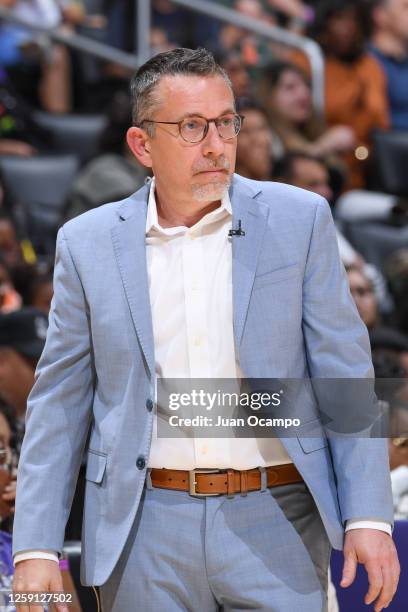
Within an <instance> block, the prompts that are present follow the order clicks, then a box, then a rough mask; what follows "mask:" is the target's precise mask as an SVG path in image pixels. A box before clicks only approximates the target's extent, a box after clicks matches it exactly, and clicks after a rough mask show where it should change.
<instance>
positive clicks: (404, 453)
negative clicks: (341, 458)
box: [373, 349, 408, 520]
mask: <svg viewBox="0 0 408 612" xmlns="http://www.w3.org/2000/svg"><path fill="white" fill-rule="evenodd" d="M373 365H374V370H375V377H376V393H377V396H378V397H379V398H380V399H382V400H384V399H385V400H386V403H385V406H386V407H387V415H386V417H387V420H388V423H387V426H388V429H389V436H390V437H389V443H388V448H389V455H390V469H391V484H392V496H393V502H394V516H395V519H397V520H401V519H402V520H406V519H408V427H407V425H408V420H407V419H408V383H406V382H404V381H403V380H402V381H399V380H398V379H399V378H401V377H408V373H407V372H405V371H404V370H403V369H402V368H401V365H400V362H399V358H398V354H397V353H395V352H394V351H390V350H389V349H374V350H373Z"/></svg>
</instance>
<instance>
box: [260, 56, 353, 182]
mask: <svg viewBox="0 0 408 612" xmlns="http://www.w3.org/2000/svg"><path fill="white" fill-rule="evenodd" d="M259 93H260V97H261V100H262V103H263V106H264V107H265V109H266V110H267V112H268V116H269V121H270V124H271V127H272V128H273V131H274V135H275V136H276V138H274V155H275V158H276V159H278V158H279V157H282V156H283V155H284V153H286V152H291V151H296V152H303V153H308V154H310V155H314V156H321V157H323V158H324V159H326V160H327V161H328V163H329V164H330V166H331V167H333V168H337V172H338V173H340V174H343V173H344V170H345V168H344V166H342V164H341V163H340V161H339V158H338V155H339V154H340V153H344V152H347V151H351V150H352V149H353V148H354V144H355V140H354V133H353V131H352V130H351V129H350V128H349V127H346V126H344V125H337V126H335V127H332V128H330V129H328V130H325V129H324V128H323V127H322V124H321V121H319V120H318V118H317V117H316V115H315V113H314V111H313V105H312V96H311V91H310V84H309V81H308V79H307V78H306V76H305V74H304V72H303V71H302V70H301V69H300V68H298V67H297V66H294V65H292V64H290V63H288V62H282V61H277V62H274V63H273V64H270V65H269V66H268V68H267V69H265V70H264V71H263V75H262V79H261V82H260V86H259Z"/></svg>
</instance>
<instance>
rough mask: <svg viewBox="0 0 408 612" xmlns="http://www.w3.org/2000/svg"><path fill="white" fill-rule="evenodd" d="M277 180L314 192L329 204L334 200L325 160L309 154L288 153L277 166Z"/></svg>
mask: <svg viewBox="0 0 408 612" xmlns="http://www.w3.org/2000/svg"><path fill="white" fill-rule="evenodd" d="M275 180H278V181H281V182H283V183H288V184H289V185H295V187H301V188H302V189H306V190H307V191H314V192H315V193H318V194H319V195H321V196H322V197H323V198H326V200H327V201H328V202H331V201H332V199H333V191H332V188H331V186H330V175H329V170H328V168H327V165H326V164H325V162H324V160H323V159H321V158H318V157H314V156H313V155H308V154H307V153H288V154H287V155H285V156H284V157H283V158H281V159H280V160H279V161H278V162H277V163H276V165H275Z"/></svg>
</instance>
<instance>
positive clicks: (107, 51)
mask: <svg viewBox="0 0 408 612" xmlns="http://www.w3.org/2000/svg"><path fill="white" fill-rule="evenodd" d="M0 19H3V20H4V21H8V22H10V23H15V24H17V25H21V26H24V27H26V28H27V29H28V30H31V31H33V32H37V33H38V34H43V35H44V37H47V38H49V39H51V40H54V41H55V42H59V43H62V44H64V45H67V46H68V47H71V48H73V49H77V50H78V51H83V52H84V53H88V54H90V55H93V56H94V57H97V58H99V59H102V60H105V61H108V62H114V63H115V64H119V65H120V66H124V67H125V68H130V69H131V70H135V69H136V68H137V67H138V66H140V65H141V64H142V63H143V61H145V60H142V61H141V60H140V59H139V57H138V56H137V55H134V54H132V53H126V52H125V51H121V50H120V49H117V48H116V47H112V46H110V45H106V44H105V43H101V42H99V41H97V40H93V39H92V38H89V37H88V36H82V35H81V34H77V33H76V32H69V31H67V30H65V29H62V28H58V27H56V28H45V27H42V26H39V25H35V26H34V25H32V24H31V23H29V22H27V21H26V20H25V19H23V18H21V17H16V16H15V15H13V14H12V13H11V11H9V10H8V9H5V8H4V7H0Z"/></svg>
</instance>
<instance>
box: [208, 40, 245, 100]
mask: <svg viewBox="0 0 408 612" xmlns="http://www.w3.org/2000/svg"><path fill="white" fill-rule="evenodd" d="M217 61H218V63H219V64H220V65H221V66H222V67H223V68H224V70H225V71H226V72H227V74H228V76H229V78H230V79H231V85H232V89H233V91H234V95H235V97H236V98H247V97H250V96H251V94H252V88H253V87H252V81H251V78H250V75H249V72H248V69H247V67H246V65H245V63H244V61H243V60H242V58H241V55H240V53H239V51H236V50H235V51H234V50H233V51H228V52H226V53H220V54H219V56H218V58H217Z"/></svg>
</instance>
